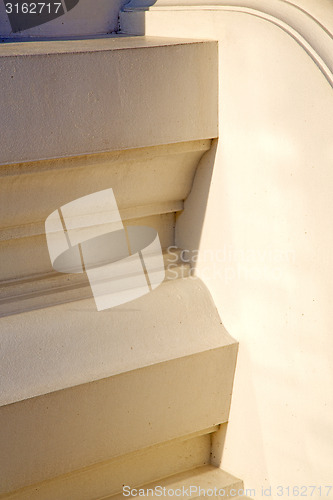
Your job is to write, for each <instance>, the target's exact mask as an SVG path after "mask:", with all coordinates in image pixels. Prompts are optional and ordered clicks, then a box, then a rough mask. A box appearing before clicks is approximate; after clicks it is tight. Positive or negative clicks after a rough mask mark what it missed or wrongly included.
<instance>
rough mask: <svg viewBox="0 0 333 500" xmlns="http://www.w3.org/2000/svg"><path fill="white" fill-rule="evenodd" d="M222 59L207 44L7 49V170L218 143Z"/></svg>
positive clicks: (107, 42)
mask: <svg viewBox="0 0 333 500" xmlns="http://www.w3.org/2000/svg"><path fill="white" fill-rule="evenodd" d="M217 61H218V58H217V43H216V42H214V41H202V40H188V39H185V40H183V39H174V38H159V37H154V38H151V37H117V38H104V39H91V40H71V41H53V42H31V43H24V42H22V43H9V44H0V64H1V78H2V92H1V96H0V116H1V117H2V120H5V121H6V124H7V126H6V127H5V128H3V130H2V141H1V151H0V164H2V165H4V164H9V163H19V162H29V161H36V160H42V159H52V158H63V157H66V156H80V155H86V154H93V153H103V152H107V151H119V150H123V149H130V148H140V147H147V146H157V145H161V144H171V143H179V142H186V141H193V140H202V139H211V138H214V137H217V135H218V130H217ZM208 74H209V78H207V75H208ZM166 82H167V85H166ZM45 89H47V91H45ZM13 130H15V134H14V133H13Z"/></svg>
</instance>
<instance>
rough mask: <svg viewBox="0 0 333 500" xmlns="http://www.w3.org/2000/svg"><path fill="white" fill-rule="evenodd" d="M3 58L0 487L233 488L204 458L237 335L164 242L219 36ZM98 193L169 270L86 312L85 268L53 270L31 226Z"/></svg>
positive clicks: (16, 50)
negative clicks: (149, 236) (149, 284)
mask: <svg viewBox="0 0 333 500" xmlns="http://www.w3.org/2000/svg"><path fill="white" fill-rule="evenodd" d="M0 63H1V75H2V82H3V87H2V93H1V97H0V110H1V117H2V118H1V121H2V125H1V128H2V133H1V135H2V139H1V151H0V177H1V183H0V200H1V201H0V206H1V232H0V235H1V236H0V255H1V269H0V290H1V299H0V315H1V319H0V341H1V346H2V347H1V349H2V361H1V366H0V381H1V382H0V384H1V399H0V405H1V406H0V449H1V454H0V498H1V499H26V500H27V499H34V500H37V499H40V500H53V499H54V500H55V499H56V500H65V499H68V500H75V499H77V500H97V499H106V498H122V497H123V496H124V495H123V493H122V491H123V486H124V485H128V486H130V487H131V488H138V487H142V488H146V489H148V488H152V487H154V486H160V487H166V488H170V489H171V488H179V487H184V488H185V487H189V486H192V490H191V494H190V497H191V498H199V497H200V496H202V495H201V494H200V491H199V489H198V488H199V487H201V488H202V489H205V488H207V489H208V488H218V489H223V490H225V492H226V494H229V495H230V496H231V497H233V498H234V497H235V494H236V495H237V494H238V492H239V491H240V490H242V488H243V485H242V482H241V481H240V480H238V479H236V478H234V477H233V476H231V475H229V474H227V473H226V472H224V471H222V470H220V469H219V467H218V466H219V462H220V458H221V448H222V447H223V436H224V434H225V430H226V425H227V421H228V415H229V408H230V402H231V394H232V385H233V377H234V370H235V364H236V356H237V342H236V341H235V340H234V339H232V338H231V337H230V336H229V334H228V333H227V332H226V330H225V329H224V327H223V325H222V323H221V321H220V318H219V316H218V313H217V311H216V309H215V306H214V303H213V300H212V298H211V296H210V294H209V292H208V290H207V289H206V287H205V286H204V284H203V283H202V282H201V281H200V280H198V279H193V278H192V276H191V270H190V268H189V266H188V264H186V263H185V262H184V261H183V260H182V259H181V253H180V252H181V251H180V249H177V247H176V245H175V226H176V224H177V218H178V216H179V214H180V213H181V212H182V211H183V209H184V205H183V204H184V200H186V198H187V197H188V195H189V193H190V191H191V187H192V183H193V180H194V177H195V173H196V169H197V166H198V164H199V163H200V161H201V159H202V158H203V157H204V155H205V154H206V153H207V152H208V151H210V148H211V144H212V140H213V139H215V138H216V137H217V134H218V132H217V46H216V43H215V42H205V41H196V40H181V39H159V38H149V37H134V38H131V37H129V38H122V37H115V38H107V39H91V40H84V41H82V40H81V41H79V40H75V41H74V40H71V41H47V42H31V43H10V44H1V45H0ZM207 75H208V77H207ZM107 188H112V189H113V191H114V193H115V196H116V199H117V202H118V207H119V212H120V215H121V218H122V221H123V223H124V226H125V227H127V226H130V225H140V226H149V227H153V228H155V229H156V230H157V231H158V234H159V238H160V241H161V246H162V248H163V251H164V262H165V267H166V279H165V281H164V283H163V284H162V285H161V286H160V287H158V288H157V289H156V290H154V291H153V292H151V293H149V294H147V295H145V296H143V297H141V298H139V299H137V300H135V301H133V302H129V303H125V304H123V305H120V306H118V307H116V308H113V309H109V310H105V311H102V312H98V311H97V310H96V306H95V303H94V300H93V296H92V292H91V289H90V286H89V282H88V279H87V277H86V275H85V274H61V273H58V272H56V271H54V270H53V269H52V266H51V262H50V258H49V255H48V251H47V244H46V237H45V227H44V222H45V220H46V218H47V217H48V216H49V214H51V213H52V212H53V211H54V210H56V209H58V208H59V207H61V206H62V205H64V204H65V203H68V202H70V201H72V200H74V199H77V198H79V197H82V196H86V195H88V194H91V193H95V192H97V191H99V190H102V189H107ZM141 485H145V486H141ZM196 488H197V489H196ZM232 490H235V492H233V491H232ZM184 496H185V495H184ZM220 496H221V495H220ZM217 497H218V496H215V498H217ZM243 498H244V497H243Z"/></svg>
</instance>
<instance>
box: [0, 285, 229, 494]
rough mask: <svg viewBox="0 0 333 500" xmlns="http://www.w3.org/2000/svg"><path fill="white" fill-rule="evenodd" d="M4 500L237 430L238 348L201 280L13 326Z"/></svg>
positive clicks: (8, 341)
mask: <svg viewBox="0 0 333 500" xmlns="http://www.w3.org/2000/svg"><path fill="white" fill-rule="evenodd" d="M0 339H1V345H2V356H3V362H2V363H1V367H0V380H1V402H0V404H1V406H0V447H1V450H2V456H1V463H0V485H1V489H0V494H1V493H9V492H11V491H14V490H16V489H19V488H22V487H25V486H28V485H29V484H35V483H38V482H41V481H45V480H48V479H52V478H55V477H57V476H59V475H61V474H68V473H70V472H72V471H75V470H79V469H81V468H82V467H89V466H92V465H93V464H96V463H98V462H102V461H105V460H111V459H112V458H114V457H117V456H121V455H124V454H127V453H131V452H134V451H136V450H140V449H143V448H146V447H149V446H154V445H157V444H158V443H162V442H166V441H169V440H172V439H176V438H180V437H181V436H186V435H189V434H191V433H195V432H199V431H201V430H202V429H207V428H210V427H212V426H215V425H217V424H220V423H223V422H226V421H227V419H228V415H229V408H230V400H231V393H232V384H233V377H234V370H235V363H236V356H237V343H236V342H235V341H234V340H233V339H232V338H231V337H230V336H229V335H228V333H227V332H226V330H225V329H224V328H223V326H222V324H221V321H220V318H219V316H218V314H217V311H216V308H215V305H214V303H213V301H212V298H211V296H210V294H209V292H208V291H207V289H206V287H205V286H204V285H203V284H202V283H201V282H200V280H197V279H196V280H194V279H191V278H185V279H176V280H171V281H167V282H165V283H163V284H162V285H161V286H159V287H158V288H157V289H156V290H154V291H153V292H151V293H148V294H147V295H145V296H143V297H141V298H139V299H137V300H136V301H135V302H130V303H127V304H123V305H121V306H118V307H115V308H113V309H110V310H106V311H102V312H98V311H97V310H96V306H95V302H94V300H93V299H86V300H80V301H77V302H73V303H66V304H63V305H59V306H54V307H49V308H47V309H41V310H37V311H29V312H26V313H22V314H16V315H12V316H7V317H3V318H1V331H0Z"/></svg>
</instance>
